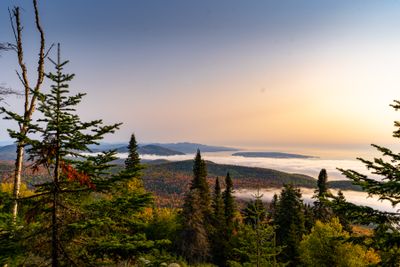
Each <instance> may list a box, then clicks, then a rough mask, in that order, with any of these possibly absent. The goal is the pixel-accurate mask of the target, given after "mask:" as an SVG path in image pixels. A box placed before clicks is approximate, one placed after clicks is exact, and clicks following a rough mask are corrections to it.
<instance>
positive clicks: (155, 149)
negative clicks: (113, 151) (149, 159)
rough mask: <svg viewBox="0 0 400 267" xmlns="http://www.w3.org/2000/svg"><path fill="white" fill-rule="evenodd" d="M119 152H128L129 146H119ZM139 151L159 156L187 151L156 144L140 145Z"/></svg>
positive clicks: (180, 153) (143, 153) (142, 153)
mask: <svg viewBox="0 0 400 267" xmlns="http://www.w3.org/2000/svg"><path fill="white" fill-rule="evenodd" d="M117 152H120V153H126V152H128V147H120V148H117ZM137 152H138V153H139V154H140V155H158V156H175V155H185V153H182V152H179V151H175V150H172V149H168V148H165V147H161V146H156V145H145V146H139V147H138V149H137Z"/></svg>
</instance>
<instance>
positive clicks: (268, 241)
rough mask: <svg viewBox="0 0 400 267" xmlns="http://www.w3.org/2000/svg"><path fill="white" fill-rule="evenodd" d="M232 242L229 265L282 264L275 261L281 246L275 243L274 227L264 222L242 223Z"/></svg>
mask: <svg viewBox="0 0 400 267" xmlns="http://www.w3.org/2000/svg"><path fill="white" fill-rule="evenodd" d="M232 243H233V244H232V246H233V250H232V259H233V260H230V261H229V262H228V263H229V266H283V264H280V263H278V262H277V255H278V254H279V253H280V251H281V248H280V247H277V246H276V244H275V232H274V228H273V227H272V226H270V225H268V224H266V223H265V222H260V223H258V224H257V225H256V226H255V227H254V226H252V225H247V224H242V225H241V226H240V228H239V231H238V233H237V235H236V236H235V237H234V238H233V240H232Z"/></svg>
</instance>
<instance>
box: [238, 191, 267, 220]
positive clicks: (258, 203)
mask: <svg viewBox="0 0 400 267" xmlns="http://www.w3.org/2000/svg"><path fill="white" fill-rule="evenodd" d="M261 197H262V195H259V194H258V195H255V200H250V202H248V203H247V205H246V207H245V208H244V209H243V210H242V213H243V216H244V222H245V223H246V224H248V225H251V226H253V227H255V226H256V225H257V224H258V223H259V222H262V221H264V220H265V219H266V215H267V210H266V208H265V207H264V204H263V202H262V200H261Z"/></svg>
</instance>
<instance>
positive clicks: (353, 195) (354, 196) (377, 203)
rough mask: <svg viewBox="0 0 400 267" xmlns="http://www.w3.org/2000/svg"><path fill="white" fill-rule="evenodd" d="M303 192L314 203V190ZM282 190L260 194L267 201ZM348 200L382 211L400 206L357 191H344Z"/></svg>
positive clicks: (244, 194)
mask: <svg viewBox="0 0 400 267" xmlns="http://www.w3.org/2000/svg"><path fill="white" fill-rule="evenodd" d="M300 190H301V193H302V196H303V200H304V202H306V203H310V204H311V203H313V202H314V201H315V200H314V199H312V196H313V195H314V190H313V189H309V188H301V189H300ZM280 192H281V189H280V188H271V189H260V194H262V195H263V196H262V200H263V201H265V202H270V201H271V199H272V197H273V196H274V194H277V195H279V193H280ZM331 192H332V193H333V194H334V195H337V190H331ZM342 192H343V194H344V196H345V197H346V200H347V201H348V202H351V203H353V204H356V205H363V206H369V207H371V208H374V209H377V210H380V211H389V212H396V211H397V210H398V209H399V208H398V207H397V208H393V207H392V205H391V204H390V202H389V201H387V200H383V201H381V200H378V198H377V197H375V196H374V197H368V195H367V194H366V193H364V192H356V191H345V190H343V191H342ZM234 194H235V196H236V197H237V198H240V199H245V200H250V199H254V195H255V194H257V190H253V189H239V190H236V191H235V193H234Z"/></svg>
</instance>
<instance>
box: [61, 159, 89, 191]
mask: <svg viewBox="0 0 400 267" xmlns="http://www.w3.org/2000/svg"><path fill="white" fill-rule="evenodd" d="M61 172H62V174H63V175H65V176H66V177H67V180H68V181H71V182H79V183H80V185H86V186H87V187H89V188H91V189H95V188H96V186H95V185H94V184H93V183H92V181H91V180H90V177H89V175H87V174H86V173H84V172H79V171H77V170H76V169H75V168H74V167H72V165H71V164H66V163H65V162H62V163H61Z"/></svg>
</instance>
